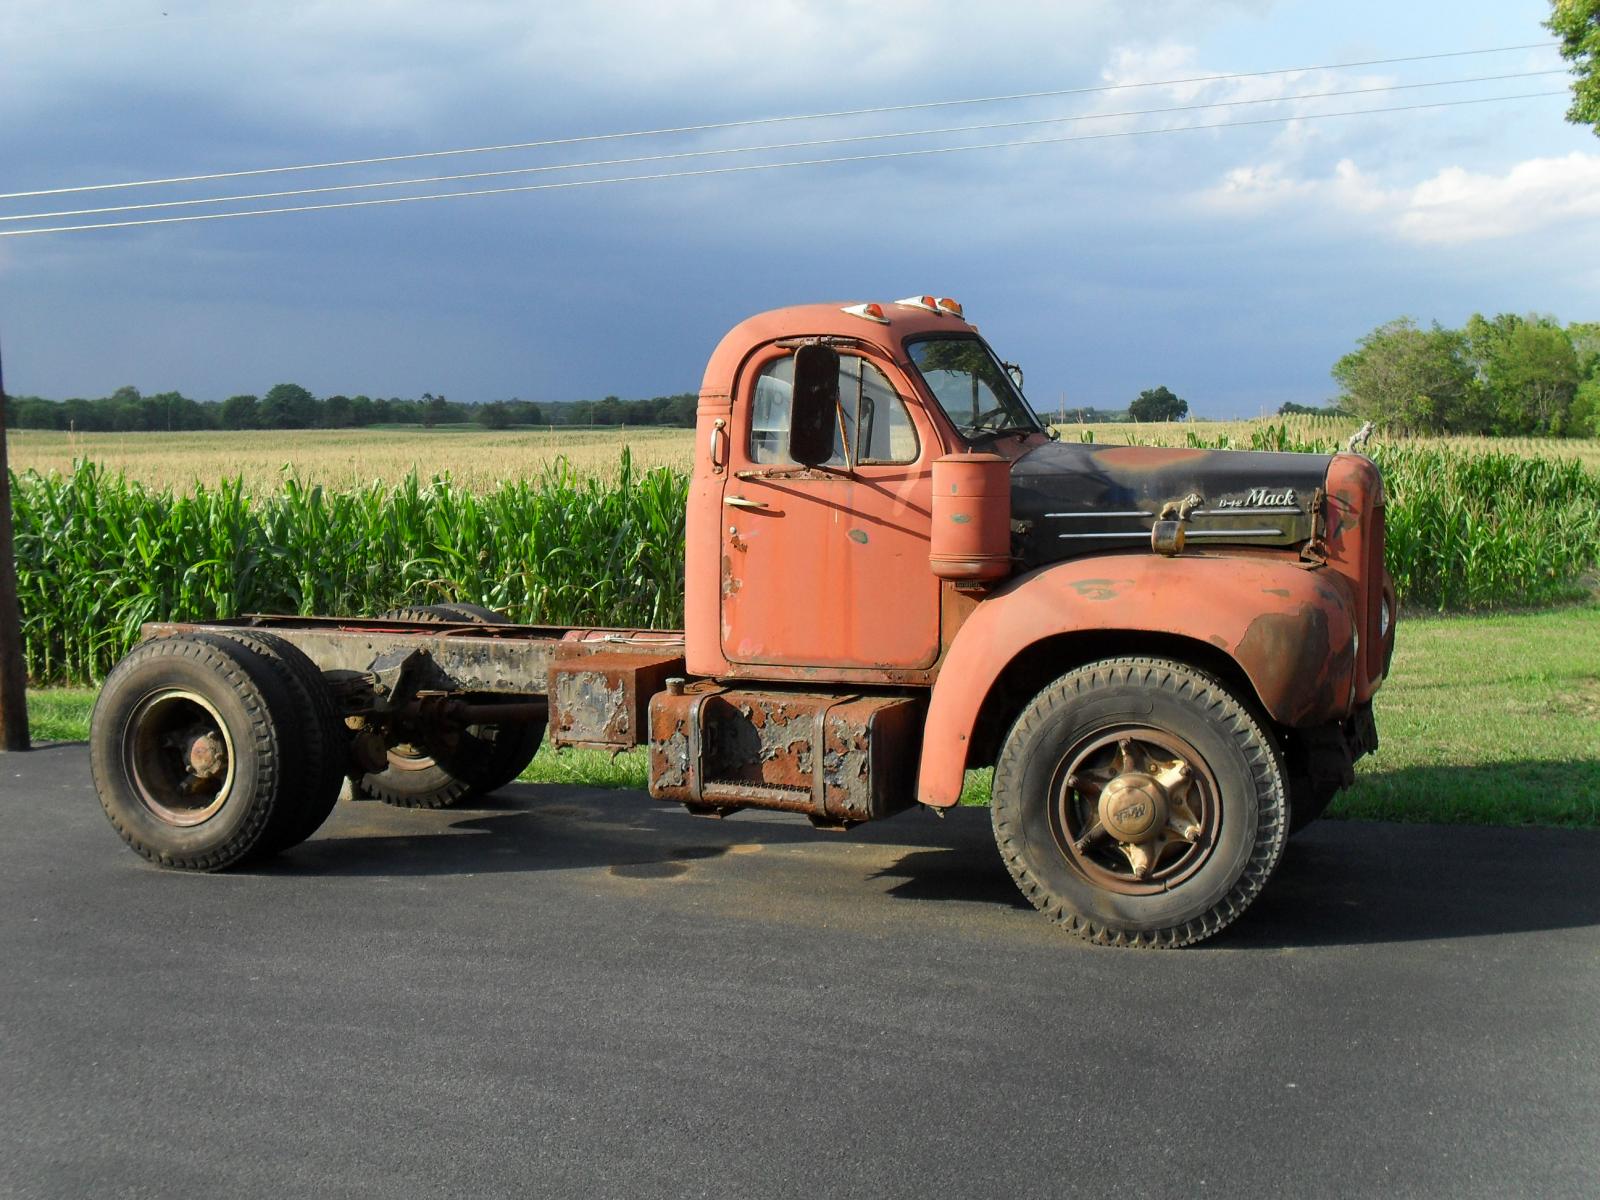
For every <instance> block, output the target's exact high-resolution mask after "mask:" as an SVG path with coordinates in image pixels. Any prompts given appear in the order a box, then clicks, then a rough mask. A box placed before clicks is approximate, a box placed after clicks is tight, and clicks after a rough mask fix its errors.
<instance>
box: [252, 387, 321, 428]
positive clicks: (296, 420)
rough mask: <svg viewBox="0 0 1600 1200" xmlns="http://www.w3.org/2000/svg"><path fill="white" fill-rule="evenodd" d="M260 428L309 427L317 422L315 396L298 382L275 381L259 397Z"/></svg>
mask: <svg viewBox="0 0 1600 1200" xmlns="http://www.w3.org/2000/svg"><path fill="white" fill-rule="evenodd" d="M260 419H261V428H263V429H309V428H311V427H312V426H313V425H315V424H316V423H317V398H316V397H315V396H313V395H312V394H311V393H310V392H308V391H306V389H305V388H303V387H301V386H300V385H299V384H298V383H275V384H273V385H272V387H271V388H269V389H268V390H267V394H266V395H265V396H263V397H261V409H260Z"/></svg>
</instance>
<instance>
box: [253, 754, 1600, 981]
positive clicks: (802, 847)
mask: <svg viewBox="0 0 1600 1200" xmlns="http://www.w3.org/2000/svg"><path fill="white" fill-rule="evenodd" d="M841 848H846V849H844V850H843V851H842V852H841ZM760 851H773V852H778V859H779V860H781V861H783V862H785V863H789V864H793V865H792V868H791V869H790V870H789V871H787V872H786V873H783V874H779V873H777V872H773V871H772V868H771V866H770V865H760V866H758V864H772V863H773V862H774V861H775V860H774V855H773V854H768V855H766V856H765V858H764V859H763V858H762V857H761V856H760V855H759V854H758V853H757V852H760ZM730 855H731V856H736V858H738V859H740V860H742V861H740V862H739V866H738V868H737V877H738V879H740V880H742V881H743V882H744V884H746V885H750V884H754V885H756V886H762V887H766V888H774V887H780V888H781V887H788V886H798V887H801V888H804V886H805V885H804V882H803V881H804V879H805V872H806V871H808V870H819V869H822V868H823V867H824V866H827V865H832V866H834V867H836V868H844V869H845V870H847V871H849V872H852V873H857V874H859V876H860V879H861V892H860V895H859V897H858V898H857V902H859V903H862V904H866V903H870V902H872V900H873V899H874V898H875V897H877V896H888V897H890V898H893V899H896V900H902V901H911V902H914V903H923V904H942V903H948V902H952V901H956V902H962V903H967V904H982V905H992V906H996V908H997V909H1006V910H1014V909H1027V908H1028V905H1027V902H1026V901H1025V900H1024V899H1023V898H1022V896H1021V895H1020V894H1019V893H1018V892H1017V890H1016V887H1015V886H1014V885H1013V883H1012V881H1011V879H1010V877H1009V875H1008V874H1007V873H1006V870H1005V868H1004V866H1003V865H1002V864H1001V862H1000V859H999V856H998V855H997V854H996V852H995V848H994V842H993V838H992V836H991V834H990V828H989V817H988V812H987V810H984V809H957V810H955V811H953V812H951V813H950V814H949V815H948V816H947V817H946V818H945V819H944V820H942V821H941V820H937V819H935V818H933V817H931V816H930V815H928V814H924V813H921V812H910V813H906V814H903V815H901V816H899V817H896V818H895V819H893V820H890V821H884V822H881V823H878V824H871V825H866V826H862V827H860V828H858V829H856V830H854V831H853V832H851V833H848V834H842V835H841V834H836V833H828V832H822V831H818V830H814V829H812V828H811V827H810V826H809V825H808V824H806V823H805V822H804V821H803V820H802V819H800V818H798V817H792V816H785V815H780V814H773V813H742V814H738V815H736V816H734V817H730V818H728V819H727V820H722V821H717V820H707V819H704V818H696V817H691V816H689V815H688V814H686V813H684V812H683V811H682V810H681V809H679V808H678V807H677V806H675V805H666V804H661V803H659V802H656V801H651V800H648V799H646V798H645V797H643V796H642V795H640V794H638V793H633V792H606V791H599V790H595V789H588V788H575V787H566V786H560V785H528V784H519V785H515V786H513V787H510V788H507V789H506V790H505V791H503V792H502V793H500V794H499V795H497V796H493V797H489V798H486V799H485V800H483V801H480V802H479V803H478V804H477V805H476V806H475V807H473V808H472V809H465V810H450V811H443V812H428V811H408V810H397V809H392V808H387V807H385V806H384V805H382V804H377V803H369V802H363V803H359V804H350V803H343V804H341V805H340V806H339V809H338V811H337V812H336V813H335V816H334V818H333V819H331V820H330V822H329V824H328V826H327V827H325V829H324V830H323V832H322V833H321V834H319V835H318V836H317V837H316V838H314V839H313V840H311V841H309V842H307V843H305V844H304V845H302V846H299V847H297V848H296V849H294V850H292V851H290V852H288V853H287V854H285V855H283V856H282V857H281V858H279V859H276V860H274V861H273V862H271V863H269V864H263V865H262V866H261V867H259V868H257V869H256V873H258V874H273V875H277V874H285V875H297V876H330V877H338V876H368V875H370V876H407V875H476V874H487V873H494V872H537V871H572V870H604V871H606V872H608V873H609V874H610V875H613V876H617V877H620V878H632V879H644V880H648V879H666V878H672V877H674V876H678V875H682V874H685V873H686V872H688V871H690V870H691V869H694V868H695V866H696V864H697V863H701V862H704V861H705V860H712V859H722V858H724V856H730ZM747 855H748V856H749V857H748V858H746V857H745V856H747ZM1596 862H1600V831H1592V830H1567V829H1543V828H1496V827H1482V826H1459V825H1456V826H1452V825H1401V824H1392V823H1387V822H1369V821H1321V822H1318V823H1317V824H1315V825H1313V826H1311V827H1310V828H1309V829H1307V830H1305V831H1304V832H1302V833H1301V834H1300V835H1299V836H1298V837H1296V838H1295V839H1294V840H1293V841H1292V842H1291V843H1290V844H1289V847H1288V849H1287V850H1286V852H1285V855H1284V860H1283V862H1282V864H1281V866H1280V867H1279V869H1278V872H1277V874H1276V876H1275V877H1274V878H1273V880H1272V881H1271V882H1270V883H1269V884H1268V885H1267V887H1266V889H1265V890H1264V892H1263V893H1262V895H1261V896H1260V897H1259V898H1258V899H1257V900H1256V902H1255V903H1254V904H1253V905H1252V906H1251V908H1250V911H1249V912H1248V913H1247V914H1245V915H1244V916H1243V917H1242V918H1241V919H1240V920H1239V921H1238V922H1237V923H1236V924H1235V925H1234V926H1232V927H1231V928H1230V929H1229V930H1227V931H1226V932H1225V933H1223V934H1222V935H1220V936H1219V937H1217V938H1215V939H1213V940H1212V941H1210V942H1208V943H1207V945H1208V946H1209V947H1212V948H1215V949H1238V950H1244V949H1281V948H1285V947H1296V946H1298V947H1308V946H1331V945H1346V944H1365V943H1382V942H1407V941H1418V940H1431V939H1440V938H1463V937H1480V936H1484V935H1492V934H1502V933H1518V932H1531V931H1536V930H1554V929H1567V928H1583V927H1588V926H1592V925H1596V924H1600V888H1597V887H1596V886H1595V884H1594V882H1593V875H1594V865H1595V863H1596ZM746 863H748V864H749V866H748V868H746V865H745V864H746ZM717 869H718V870H722V871H730V870H732V868H731V867H728V866H721V865H719V867H718V868H717ZM764 872H771V873H770V874H764ZM885 881H887V882H888V886H885ZM735 882H736V880H735V878H734V877H733V876H732V875H730V877H729V883H730V884H733V883H735ZM1030 919H1031V917H1030Z"/></svg>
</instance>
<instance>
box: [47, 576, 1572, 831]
mask: <svg viewBox="0 0 1600 1200" xmlns="http://www.w3.org/2000/svg"><path fill="white" fill-rule="evenodd" d="M1398 637H1399V641H1398V644H1397V646H1396V649H1395V659H1394V669H1393V672H1392V673H1391V675H1390V678H1389V681H1388V683H1386V684H1385V685H1384V688H1383V690H1382V691H1381V692H1380V693H1379V694H1378V700H1377V709H1378V732H1379V736H1380V737H1381V739H1382V741H1383V748H1382V749H1381V750H1379V751H1378V753H1377V754H1376V755H1374V756H1373V757H1371V758H1369V759H1367V760H1365V761H1363V762H1362V763H1361V764H1360V766H1359V767H1358V769H1357V779H1356V786H1355V787H1354V788H1352V789H1351V790H1350V791H1349V792H1347V793H1345V794H1344V795H1343V796H1341V797H1340V798H1339V799H1338V800H1337V801H1335V803H1334V806H1333V808H1332V809H1331V810H1330V815H1331V816H1336V817H1338V816H1343V817H1369V818H1377V819H1380V820H1393V821H1450V822H1463V823H1469V824H1488V825H1521V824H1538V825H1575V826H1600V604H1589V605H1584V606H1580V607H1576V608H1564V609H1557V610H1551V611H1547V612H1533V613H1510V614H1505V615H1500V616H1489V617H1413V618H1410V619H1408V620H1405V621H1402V622H1401V625H1400V631H1399V635H1398ZM28 699H29V705H30V717H31V719H32V725H33V736H34V737H35V738H37V739H40V740H61V741H71V740H79V739H82V738H85V737H87V736H88V728H89V711H90V708H91V707H92V706H93V703H94V692H93V691H92V690H89V689H84V688H49V689H42V690H37V691H31V692H30V693H29V696H28ZM988 776H989V772H987V771H974V772H972V773H971V774H970V775H969V776H968V786H967V792H966V795H965V796H964V797H963V800H964V801H965V802H967V803H978V804H981V803H985V802H986V801H987V800H988V790H989V779H988ZM522 778H523V779H525V780H528V781H530V782H536V783H576V784H587V785H591V786H596V787H625V788H643V787H644V786H645V756H644V753H643V752H642V751H637V750H636V751H630V752H629V753H627V754H623V755H619V756H617V757H616V758H613V757H612V756H611V755H610V754H606V753H602V752H596V751H581V750H570V751H565V752H562V753H559V754H558V753H555V752H554V751H552V750H550V749H549V748H548V747H545V748H544V749H541V750H540V751H539V755H538V757H537V758H535V759H534V760H533V765H532V766H530V767H529V768H528V770H527V771H525V772H524V773H523V776H522Z"/></svg>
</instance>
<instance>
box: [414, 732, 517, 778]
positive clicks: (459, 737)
mask: <svg viewBox="0 0 1600 1200" xmlns="http://www.w3.org/2000/svg"><path fill="white" fill-rule="evenodd" d="M497 728H498V727H497V726H493V725H468V726H467V727H466V728H465V729H463V730H461V731H460V732H459V733H456V734H451V733H449V732H448V731H446V732H443V733H441V736H442V737H443V738H444V739H445V741H446V743H447V744H446V746H445V747H444V748H445V750H446V752H447V755H448V756H449V757H450V758H451V759H455V758H459V757H462V755H463V754H465V756H466V758H467V759H468V760H469V761H470V760H473V757H474V756H476V755H483V754H487V753H489V752H490V751H491V750H493V749H494V744H495V738H494V737H493V736H489V737H485V736H484V735H485V734H486V733H488V734H491V735H492V734H494V733H495V731H496V730H497ZM388 756H389V766H391V767H392V768H394V769H395V770H396V771H426V770H429V769H430V768H433V767H436V766H438V765H439V756H438V752H436V751H434V750H430V749H428V747H427V746H426V745H424V744H423V742H422V740H421V739H419V740H417V741H413V742H400V743H398V744H397V745H394V746H391V747H389V753H388Z"/></svg>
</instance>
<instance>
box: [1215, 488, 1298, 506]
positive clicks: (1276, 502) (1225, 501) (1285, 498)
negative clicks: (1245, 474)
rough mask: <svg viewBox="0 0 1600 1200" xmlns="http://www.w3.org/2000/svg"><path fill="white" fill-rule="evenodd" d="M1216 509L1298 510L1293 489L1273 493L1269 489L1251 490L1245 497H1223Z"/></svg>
mask: <svg viewBox="0 0 1600 1200" xmlns="http://www.w3.org/2000/svg"><path fill="white" fill-rule="evenodd" d="M1217 507H1218V508H1299V507H1300V504H1299V502H1298V501H1297V500H1296V499H1295V495H1294V489H1293V488H1284V489H1283V490H1282V491H1273V490H1272V489H1271V488H1251V489H1250V491H1249V494H1247V495H1245V496H1223V497H1222V498H1221V499H1219V500H1218V501H1217Z"/></svg>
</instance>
